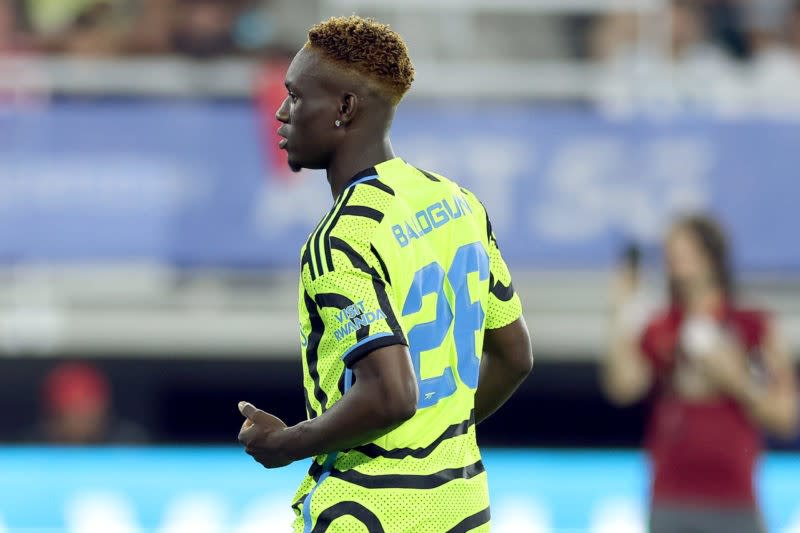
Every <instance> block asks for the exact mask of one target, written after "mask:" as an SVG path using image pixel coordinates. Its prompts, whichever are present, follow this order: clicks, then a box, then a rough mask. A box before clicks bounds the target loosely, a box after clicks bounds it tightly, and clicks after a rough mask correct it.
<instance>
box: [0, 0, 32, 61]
mask: <svg viewBox="0 0 800 533" xmlns="http://www.w3.org/2000/svg"><path fill="white" fill-rule="evenodd" d="M20 18H21V14H20V12H19V10H18V9H17V7H16V5H15V4H14V3H13V1H12V0H0V55H6V54H12V53H15V52H19V51H21V50H25V49H27V48H28V47H30V44H31V43H30V42H29V39H26V38H25V35H24V34H23V33H22V32H21V31H20V26H21V23H20Z"/></svg>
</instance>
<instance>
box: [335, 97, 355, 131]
mask: <svg viewBox="0 0 800 533" xmlns="http://www.w3.org/2000/svg"><path fill="white" fill-rule="evenodd" d="M357 110H358V96H356V95H355V94H354V93H344V95H342V101H341V103H340V104H339V120H341V121H342V124H344V125H345V126H346V125H347V124H349V123H350V122H352V121H353V117H355V114H356V111H357Z"/></svg>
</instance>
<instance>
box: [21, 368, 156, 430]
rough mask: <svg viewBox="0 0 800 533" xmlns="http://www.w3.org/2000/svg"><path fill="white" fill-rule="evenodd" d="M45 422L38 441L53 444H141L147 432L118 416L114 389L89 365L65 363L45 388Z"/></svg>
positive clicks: (55, 371)
mask: <svg viewBox="0 0 800 533" xmlns="http://www.w3.org/2000/svg"><path fill="white" fill-rule="evenodd" d="M42 401H43V407H44V412H45V420H44V421H43V423H42V424H41V425H40V426H38V427H37V428H36V429H35V432H34V434H33V435H32V437H33V439H34V440H37V441H44V442H49V443H53V444H107V443H137V442H143V441H145V440H147V439H146V434H145V432H144V430H143V429H142V428H140V427H138V426H137V425H135V424H133V423H131V422H128V421H124V420H121V419H120V418H118V417H117V416H115V415H114V413H113V410H112V402H111V385H110V383H109V381H108V378H107V377H106V376H105V375H104V374H103V373H102V372H100V371H99V370H98V369H97V368H95V367H94V366H92V365H89V364H86V363H73V362H69V363H62V364H59V365H57V366H56V367H55V368H53V369H52V370H51V371H50V373H49V374H48V375H47V376H46V377H45V380H44V383H43V386H42Z"/></svg>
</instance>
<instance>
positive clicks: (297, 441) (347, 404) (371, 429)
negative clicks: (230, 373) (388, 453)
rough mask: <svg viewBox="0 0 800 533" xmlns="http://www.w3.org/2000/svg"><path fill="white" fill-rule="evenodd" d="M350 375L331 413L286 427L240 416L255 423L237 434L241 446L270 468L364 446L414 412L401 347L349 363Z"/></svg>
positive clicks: (412, 382) (409, 371)
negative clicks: (340, 397)
mask: <svg viewBox="0 0 800 533" xmlns="http://www.w3.org/2000/svg"><path fill="white" fill-rule="evenodd" d="M353 376H354V381H355V382H354V383H353V386H352V387H351V388H350V390H348V391H347V393H346V394H345V395H344V396H343V397H342V399H341V400H339V401H338V402H336V403H335V404H334V405H333V406H332V407H331V408H330V409H328V410H327V411H325V413H323V414H322V415H320V416H318V417H316V418H314V419H312V420H306V421H304V422H301V423H299V424H297V425H295V426H292V427H289V428H281V427H276V426H272V427H266V426H262V425H259V417H262V416H263V415H258V414H256V415H255V416H254V417H253V418H255V419H253V418H251V416H250V415H248V414H247V413H245V412H243V413H242V414H244V415H245V416H247V418H248V419H249V420H252V421H253V422H254V425H253V426H249V427H247V428H244V429H243V430H242V433H240V436H239V440H240V442H242V444H244V445H245V447H246V448H247V452H248V453H249V454H250V455H252V456H253V457H254V458H255V459H256V460H257V461H258V462H259V463H261V464H262V465H264V466H266V467H267V468H273V467H278V466H284V465H286V464H288V463H290V462H292V461H296V460H299V459H303V458H306V457H313V456H315V455H320V454H325V453H331V452H335V451H339V450H344V449H347V448H353V447H355V446H360V445H362V444H366V443H368V442H371V441H373V440H375V439H376V438H378V437H380V436H382V435H385V434H386V433H388V432H389V431H391V430H393V429H395V428H396V427H398V426H399V425H400V424H402V423H403V422H405V421H406V420H408V419H410V418H411V417H412V416H414V413H416V409H417V394H418V390H417V379H416V377H415V375H414V368H413V367H412V366H411V356H410V355H409V353H408V348H407V347H406V346H404V345H401V344H396V345H392V346H386V347H384V348H379V349H377V350H375V351H373V352H370V353H369V354H368V355H367V356H366V357H364V358H362V359H360V360H359V361H357V362H356V363H355V364H354V365H353ZM259 413H263V412H262V411H259ZM264 414H265V413H264ZM254 428H255V429H254Z"/></svg>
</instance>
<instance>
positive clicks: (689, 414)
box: [603, 216, 798, 533]
mask: <svg viewBox="0 0 800 533" xmlns="http://www.w3.org/2000/svg"><path fill="white" fill-rule="evenodd" d="M665 251H666V261H667V265H666V268H667V282H668V286H669V289H670V291H669V292H670V294H669V295H670V299H671V302H670V306H669V307H668V308H667V309H665V310H663V311H662V312H661V313H659V314H657V315H656V316H655V317H654V318H652V319H651V320H650V321H649V323H647V325H646V326H645V327H644V329H643V330H642V329H640V328H639V324H640V320H641V319H642V318H643V317H642V316H641V315H640V314H639V309H640V307H639V306H638V304H637V300H636V298H635V294H636V291H637V279H638V276H637V272H636V271H635V270H632V269H630V268H626V269H624V270H623V271H622V272H621V273H620V277H619V280H618V285H617V287H616V297H615V308H614V320H613V329H612V335H611V346H610V350H609V355H608V357H607V358H606V360H605V365H604V376H603V385H604V389H605V391H606V394H607V395H608V397H609V398H610V399H611V400H612V401H613V402H614V403H617V404H620V405H626V404H631V403H633V402H636V401H638V400H640V399H641V398H644V397H648V396H649V398H650V399H651V402H652V405H651V412H650V420H649V423H648V430H647V439H646V445H647V449H648V452H649V455H650V459H651V465H652V466H651V468H652V471H651V475H652V495H651V496H652V500H651V516H650V525H651V533H662V532H663V533H673V532H679V531H692V532H694V533H705V532H708V533H717V532H720V531H725V532H728V533H734V532H742V533H745V532H746V533H758V532H761V531H763V527H762V525H761V518H760V513H759V511H758V506H757V503H756V496H755V488H754V486H753V474H754V467H755V464H756V462H757V459H758V457H759V455H760V450H761V436H760V432H761V430H762V429H763V430H766V431H768V432H770V433H773V434H775V435H777V436H780V437H785V438H792V437H793V436H794V435H795V434H796V433H797V427H798V402H797V392H796V391H797V385H796V377H795V374H794V368H793V365H792V362H791V359H790V356H789V354H788V350H787V349H786V348H785V346H784V342H783V340H782V339H781V338H780V337H779V336H778V335H777V333H776V331H775V327H774V324H773V323H772V320H771V319H770V318H769V316H768V314H767V313H765V312H764V311H761V310H754V309H746V308H744V307H742V306H741V305H740V302H738V301H737V299H736V287H735V284H734V280H733V277H732V273H731V268H730V263H729V254H728V249H727V245H726V239H725V236H724V234H723V233H722V231H721V230H720V228H719V227H718V226H717V224H716V223H715V222H714V221H713V220H711V219H709V218H706V217H702V216H695V217H689V218H686V219H683V220H681V221H679V222H678V223H677V224H676V225H675V226H674V227H673V228H672V230H671V231H670V233H669V236H668V238H667V241H666V245H665Z"/></svg>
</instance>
